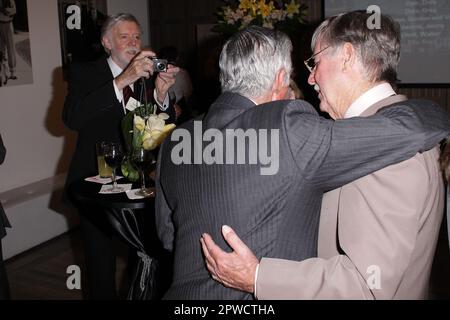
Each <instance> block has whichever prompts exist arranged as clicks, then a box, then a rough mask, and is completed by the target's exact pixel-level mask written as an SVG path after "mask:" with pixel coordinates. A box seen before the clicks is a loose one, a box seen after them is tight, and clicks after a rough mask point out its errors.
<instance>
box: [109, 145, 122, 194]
mask: <svg viewBox="0 0 450 320" xmlns="http://www.w3.org/2000/svg"><path fill="white" fill-rule="evenodd" d="M124 156H125V153H124V152H123V149H122V146H121V145H120V144H118V143H114V142H109V143H107V144H106V145H105V162H106V163H107V164H108V165H109V166H110V167H111V169H112V181H113V188H112V189H111V190H110V191H112V192H122V191H124V188H122V187H119V186H118V185H117V181H116V169H117V167H118V166H120V164H121V163H122V160H123V158H124Z"/></svg>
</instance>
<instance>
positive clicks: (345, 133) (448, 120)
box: [285, 100, 450, 191]
mask: <svg viewBox="0 0 450 320" xmlns="http://www.w3.org/2000/svg"><path fill="white" fill-rule="evenodd" d="M285 126H286V132H287V134H288V140H289V143H290V148H291V152H292V154H293V157H294V161H295V162H296V164H297V166H298V167H299V169H300V172H302V173H303V176H304V178H305V179H306V180H308V181H310V182H311V183H312V184H313V185H314V186H315V187H317V188H320V189H322V190H325V191H328V190H332V189H335V188H337V187H340V186H342V185H344V184H347V183H349V182H351V181H353V180H356V179H357V178H360V177H362V176H365V175H367V174H369V173H371V172H374V171H377V170H379V169H382V168H384V167H386V166H388V165H391V164H394V163H397V162H400V161H403V160H406V159H409V158H411V157H412V156H414V155H415V154H416V153H417V152H421V151H426V150H429V149H431V148H433V147H434V146H435V145H437V144H438V143H439V142H440V141H441V140H442V139H444V138H445V137H447V135H448V134H449V132H450V116H449V114H448V113H447V112H446V111H445V110H444V109H442V108H441V107H439V106H438V105H436V104H433V103H431V102H428V101H418V100H416V101H412V100H410V101H408V103H407V104H406V103H405V104H397V105H396V106H392V107H388V108H384V109H382V110H380V111H379V112H378V113H377V114H375V115H374V116H371V117H365V118H359V117H358V118H351V119H347V120H338V121H331V120H326V119H323V118H320V117H318V116H317V115H314V114H310V113H309V114H308V113H306V114H305V113H297V114H296V113H295V112H287V113H286V116H285Z"/></svg>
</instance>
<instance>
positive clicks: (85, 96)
mask: <svg viewBox="0 0 450 320" xmlns="http://www.w3.org/2000/svg"><path fill="white" fill-rule="evenodd" d="M141 35H142V30H141V27H140V24H139V22H138V21H137V20H136V18H135V17H134V16H132V15H130V14H125V13H120V14H117V15H114V16H111V17H109V18H108V19H107V21H106V22H105V24H104V26H103V28H102V34H101V37H102V38H101V40H102V44H103V47H104V49H105V51H106V52H107V53H108V57H107V58H103V59H100V60H98V61H96V62H90V63H83V64H73V65H72V66H71V70H70V79H69V87H68V94H67V97H66V100H65V104H64V111H63V121H64V123H65V124H66V126H67V127H69V128H70V129H72V130H75V131H77V132H78V141H77V146H76V150H75V152H74V155H73V158H72V162H71V165H70V169H69V173H68V177H67V181H66V187H68V186H69V185H70V184H71V183H72V182H74V181H76V180H78V179H81V178H85V177H87V176H92V175H95V174H96V173H97V166H96V160H95V144H96V142H100V141H111V142H117V143H121V142H122V138H123V137H122V134H121V121H122V118H123V117H124V115H125V114H126V112H127V110H128V108H129V105H128V102H129V99H131V97H134V99H136V100H139V99H140V97H145V96H148V97H149V98H150V100H149V102H155V103H157V104H158V106H159V110H158V112H161V111H164V112H166V113H168V114H169V115H170V116H171V118H172V122H173V121H174V120H175V111H174V108H173V106H171V105H170V103H169V98H168V95H167V91H168V89H169V88H170V87H171V86H172V85H173V84H174V82H175V75H176V74H177V72H178V68H176V67H174V66H172V65H167V64H165V62H164V61H161V60H156V61H155V56H156V55H155V53H154V52H153V51H150V50H142V48H141V46H142V40H141ZM155 67H156V69H155ZM160 71H162V72H160ZM156 73H157V76H156V80H155V85H154V86H153V83H152V81H151V79H152V76H153V75H154V74H156ZM153 88H154V89H153ZM144 90H147V91H146V92H144ZM131 101H133V100H131ZM142 102H143V101H142ZM130 103H131V102H130ZM169 122H170V120H169ZM80 211H81V210H80ZM81 229H82V233H83V242H84V250H85V256H86V264H87V275H88V281H89V284H88V286H89V297H90V298H93V299H113V298H115V297H116V286H115V259H116V256H115V254H114V252H113V244H112V242H111V230H110V228H109V226H108V225H107V222H106V221H103V220H102V219H101V218H99V217H95V215H92V214H91V215H89V213H88V212H84V211H81Z"/></svg>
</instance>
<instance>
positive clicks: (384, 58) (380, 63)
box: [311, 11, 400, 84]
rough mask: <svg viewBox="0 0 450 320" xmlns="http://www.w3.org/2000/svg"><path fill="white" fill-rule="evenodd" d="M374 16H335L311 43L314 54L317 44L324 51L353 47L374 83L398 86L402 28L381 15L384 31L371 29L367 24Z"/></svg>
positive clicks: (357, 14)
mask: <svg viewBox="0 0 450 320" xmlns="http://www.w3.org/2000/svg"><path fill="white" fill-rule="evenodd" d="M371 16H372V15H371V14H370V13H367V12H366V11H352V12H348V13H343V14H340V15H337V16H333V17H330V18H328V19H327V20H325V21H324V22H322V24H321V25H320V26H319V27H317V29H316V31H315V32H314V34H313V38H312V41H311V47H312V50H314V48H315V46H316V45H317V42H319V41H320V42H321V48H325V47H326V46H330V47H332V48H334V49H338V48H340V47H341V46H342V45H344V44H345V43H347V42H348V43H351V44H352V45H353V46H354V47H355V49H356V51H357V53H358V57H359V59H360V61H361V63H362V65H363V68H364V69H365V76H366V77H367V79H368V80H369V81H371V82H378V81H387V82H390V83H392V84H395V83H396V82H397V67H398V63H399V61H400V25H399V24H398V23H397V22H396V21H395V20H394V19H392V18H391V17H390V16H388V15H381V28H379V29H376V28H374V29H370V28H368V26H367V21H369V19H370V18H371Z"/></svg>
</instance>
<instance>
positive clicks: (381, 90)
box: [344, 82, 396, 119]
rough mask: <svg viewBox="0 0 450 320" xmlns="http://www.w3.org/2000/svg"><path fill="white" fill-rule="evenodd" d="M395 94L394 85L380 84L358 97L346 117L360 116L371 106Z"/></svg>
mask: <svg viewBox="0 0 450 320" xmlns="http://www.w3.org/2000/svg"><path fill="white" fill-rule="evenodd" d="M395 94H396V93H395V91H394V89H392V86H391V85H390V84H389V83H386V82H385V83H382V84H379V85H377V86H375V87H373V88H372V89H370V90H368V91H366V92H364V93H363V94H362V95H361V96H360V97H359V98H358V99H356V100H355V101H354V102H353V103H352V104H351V105H350V107H349V108H348V109H347V112H346V113H345V116H344V119H348V118H352V117H358V116H360V115H361V114H362V113H363V112H364V111H366V110H367V109H368V108H369V107H370V106H372V105H374V104H375V103H377V102H379V101H381V100H383V99H386V98H387V97H390V96H393V95H395Z"/></svg>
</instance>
